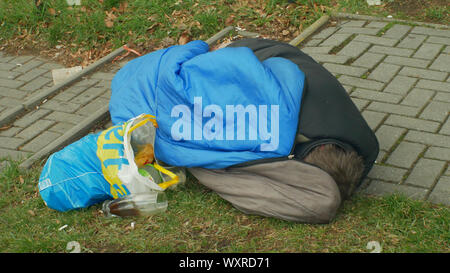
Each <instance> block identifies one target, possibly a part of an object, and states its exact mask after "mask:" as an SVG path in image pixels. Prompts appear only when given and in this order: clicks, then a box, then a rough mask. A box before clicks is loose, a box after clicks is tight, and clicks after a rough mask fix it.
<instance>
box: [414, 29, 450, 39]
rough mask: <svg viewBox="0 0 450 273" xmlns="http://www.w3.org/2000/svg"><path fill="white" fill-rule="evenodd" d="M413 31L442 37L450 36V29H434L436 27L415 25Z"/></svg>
mask: <svg viewBox="0 0 450 273" xmlns="http://www.w3.org/2000/svg"><path fill="white" fill-rule="evenodd" d="M411 33H417V34H425V35H433V36H442V37H449V38H450V31H449V30H443V29H434V28H429V27H421V26H416V27H414V28H413V29H412V30H411Z"/></svg>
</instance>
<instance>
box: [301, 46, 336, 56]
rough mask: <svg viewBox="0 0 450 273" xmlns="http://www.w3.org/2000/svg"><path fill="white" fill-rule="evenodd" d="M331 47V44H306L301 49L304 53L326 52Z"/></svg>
mask: <svg viewBox="0 0 450 273" xmlns="http://www.w3.org/2000/svg"><path fill="white" fill-rule="evenodd" d="M332 49H333V47H331V46H307V47H303V48H302V49H301V51H303V52H304V53H306V54H308V55H309V54H328V53H329V52H330V51H331V50H332Z"/></svg>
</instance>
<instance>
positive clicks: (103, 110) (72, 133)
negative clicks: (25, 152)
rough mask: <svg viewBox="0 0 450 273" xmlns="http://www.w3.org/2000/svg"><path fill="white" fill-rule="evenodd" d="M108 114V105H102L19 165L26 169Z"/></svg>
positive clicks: (87, 130) (75, 138) (75, 137)
mask: <svg viewBox="0 0 450 273" xmlns="http://www.w3.org/2000/svg"><path fill="white" fill-rule="evenodd" d="M108 115H109V105H104V106H102V107H101V108H100V109H99V110H97V111H96V112H95V113H94V114H92V115H91V116H89V117H88V118H86V119H84V120H83V121H82V122H80V123H78V124H77V125H75V126H74V127H72V128H71V129H70V130H68V131H67V132H66V133H64V134H63V135H62V136H60V137H58V138H57V139H56V140H55V141H53V142H52V143H51V144H50V145H48V146H46V147H45V148H44V149H42V150H40V151H38V152H37V153H35V154H33V155H32V156H31V157H29V158H27V159H26V160H25V161H24V162H22V163H21V164H20V165H19V167H20V168H24V169H28V168H30V167H31V166H32V165H33V164H34V163H35V162H36V161H38V160H40V159H42V158H44V157H46V156H47V155H49V154H50V153H53V152H56V151H57V150H58V149H60V148H62V147H64V146H66V145H68V144H70V143H72V142H73V141H75V140H77V139H78V138H81V137H83V136H84V135H85V134H86V133H88V132H89V131H90V129H91V128H92V127H93V126H94V125H95V124H96V123H98V122H100V121H103V120H104V119H105V118H107V117H108Z"/></svg>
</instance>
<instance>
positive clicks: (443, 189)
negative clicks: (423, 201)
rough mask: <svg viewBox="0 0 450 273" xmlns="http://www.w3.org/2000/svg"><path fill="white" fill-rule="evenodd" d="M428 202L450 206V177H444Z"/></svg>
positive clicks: (440, 179)
mask: <svg viewBox="0 0 450 273" xmlns="http://www.w3.org/2000/svg"><path fill="white" fill-rule="evenodd" d="M428 201H430V202H433V203H436V204H444V205H447V206H450V177H448V176H442V177H441V178H439V181H438V182H437V184H436V186H435V187H434V189H433V191H432V192H431V194H430V196H429V197H428Z"/></svg>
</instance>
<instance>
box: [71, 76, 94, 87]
mask: <svg viewBox="0 0 450 273" xmlns="http://www.w3.org/2000/svg"><path fill="white" fill-rule="evenodd" d="M98 81H99V80H98V79H85V78H83V79H82V80H80V81H78V82H76V83H75V84H74V85H73V86H86V87H91V86H93V85H95V84H96V83H98Z"/></svg>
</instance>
